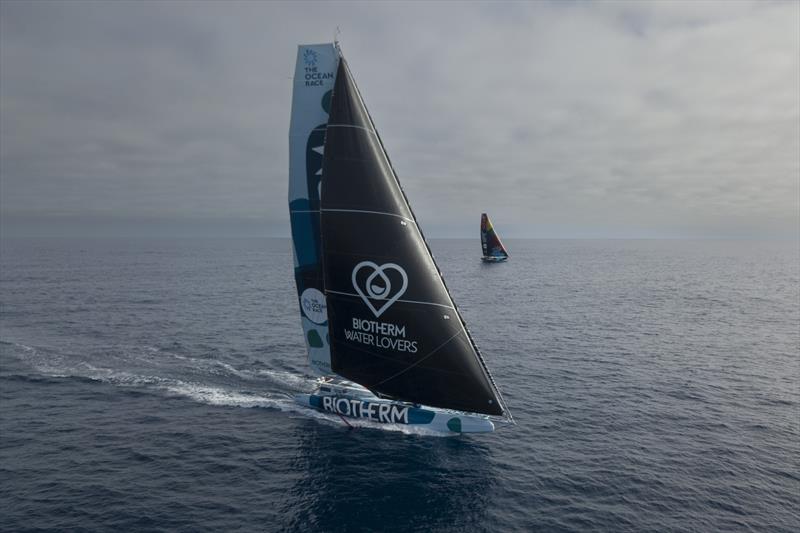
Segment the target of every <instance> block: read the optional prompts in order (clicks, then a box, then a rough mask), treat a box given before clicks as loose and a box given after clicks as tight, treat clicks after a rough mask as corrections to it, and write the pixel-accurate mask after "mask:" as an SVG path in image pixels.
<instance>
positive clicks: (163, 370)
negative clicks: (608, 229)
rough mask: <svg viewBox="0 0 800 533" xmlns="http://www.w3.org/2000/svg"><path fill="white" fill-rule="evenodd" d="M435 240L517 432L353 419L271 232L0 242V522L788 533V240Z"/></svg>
mask: <svg viewBox="0 0 800 533" xmlns="http://www.w3.org/2000/svg"><path fill="white" fill-rule="evenodd" d="M507 244H508V247H509V250H510V253H511V256H512V257H511V260H510V261H509V262H508V263H505V264H498V265H486V264H483V263H481V262H480V261H479V259H478V251H479V250H478V248H479V245H478V243H477V240H434V241H432V242H431V247H432V249H433V251H434V253H435V254H436V258H437V261H438V262H439V265H440V267H441V268H442V270H443V272H444V274H445V278H446V280H447V283H448V286H449V287H450V289H451V291H452V293H453V296H454V299H455V301H456V303H457V304H458V305H459V307H460V309H461V311H462V313H463V315H464V316H465V318H466V321H467V323H468V325H469V327H470V330H471V332H472V334H473V336H474V338H475V340H476V342H477V343H478V345H479V346H480V347H481V349H482V351H483V352H484V354H485V357H486V359H487V363H488V365H489V367H490V368H491V370H492V371H493V373H494V375H495V378H496V380H497V382H498V384H499V385H500V387H501V389H502V391H503V393H504V396H505V398H506V400H507V402H508V404H509V407H510V409H511V411H512V412H513V414H514V416H515V418H516V421H517V423H518V425H517V426H516V427H511V428H506V429H502V430H501V431H498V432H496V433H494V434H490V435H475V436H451V437H440V436H432V435H426V434H416V433H411V432H407V431H403V430H402V429H401V428H398V427H388V428H387V427H381V426H363V425H362V426H361V427H358V428H356V429H354V430H348V429H347V428H346V427H345V426H344V425H343V424H342V422H341V421H340V420H338V419H336V418H332V417H330V416H327V415H325V414H321V413H317V412H313V411H310V410H307V409H303V408H301V407H299V406H296V405H295V404H294V403H293V402H292V401H291V400H290V399H289V395H291V394H293V393H295V392H298V391H305V390H309V389H310V388H311V387H312V383H313V379H312V378H311V376H310V375H309V374H308V373H307V370H306V367H305V363H304V360H305V355H304V348H303V344H302V342H303V341H302V332H301V329H300V325H299V319H298V309H297V304H296V300H295V293H294V285H293V278H292V266H291V252H290V244H289V241H287V240H282V239H229V240H223V239H184V240H169V239H153V240H124V241H115V240H110V239H109V240H61V241H57V240H53V241H49V240H42V239H39V240H31V241H18V240H6V241H3V242H2V248H0V267H2V269H1V270H0V516H1V518H0V530H7V531H17V530H44V529H64V530H90V531H93V530H97V531H104V530H120V531H127V530H137V531H151V530H152V531H159V530H163V531H232V530H237V529H239V530H253V531H347V532H353V531H425V532H427V531H534V530H546V531H586V530H592V531H653V530H659V531H743V530H747V531H787V532H788V531H797V530H798V529H800V394H799V391H798V384H799V383H800V362H799V359H800V357H799V356H798V352H799V351H800V257H798V245H797V243H796V242H758V241H747V242H745V241H646V240H642V241H635V240H632V241H602V240H595V241H580V240H563V241H558V240H538V241H509V242H508V243H507Z"/></svg>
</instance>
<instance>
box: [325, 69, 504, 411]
mask: <svg viewBox="0 0 800 533" xmlns="http://www.w3.org/2000/svg"><path fill="white" fill-rule="evenodd" d="M330 106H331V107H330V115H329V120H328V126H327V130H326V137H325V152H324V160H323V176H324V178H323V180H322V194H321V224H320V227H321V235H322V263H323V265H324V266H323V271H324V285H325V297H326V301H327V312H328V321H329V332H330V333H329V335H330V339H329V341H330V346H331V368H332V370H333V372H335V373H336V374H338V375H340V376H343V377H345V378H347V379H350V380H352V381H354V382H356V383H359V384H361V385H363V386H365V387H366V388H368V389H370V390H371V391H372V392H373V393H375V394H377V395H379V396H384V397H389V398H394V399H398V400H402V401H408V402H413V403H419V404H424V405H428V406H432V407H441V408H445V409H455V410H459V411H466V412H473V413H482V414H487V415H496V416H502V415H505V416H507V417H508V416H509V415H508V413H507V410H506V408H505V405H504V403H503V400H502V398H501V396H500V393H499V391H498V390H497V387H496V386H495V384H494V381H493V379H492V377H491V375H490V373H489V370H488V368H487V367H486V365H485V363H484V361H483V359H482V357H481V355H480V353H479V352H478V349H477V347H476V346H475V344H474V342H473V340H472V338H471V336H470V334H469V332H468V331H467V329H466V326H465V324H464V321H463V319H462V318H461V315H460V314H459V312H458V309H457V308H456V306H455V304H454V303H453V300H452V299H451V298H450V294H449V293H448V291H447V287H446V286H445V284H444V280H443V279H442V276H441V273H440V271H439V268H438V267H437V265H436V263H435V262H434V260H433V257H432V256H431V253H430V250H429V249H428V245H427V243H426V242H425V239H424V237H423V235H422V233H421V231H420V229H419V227H418V226H417V223H416V219H415V218H414V214H413V212H412V211H411V208H410V206H409V204H408V201H407V199H406V197H405V194H404V192H403V190H402V188H401V187H400V184H399V182H398V180H397V176H396V175H395V172H394V170H393V168H392V165H391V163H390V161H389V158H388V156H387V154H386V152H385V149H384V147H383V144H382V142H381V139H380V137H379V136H378V133H377V131H376V129H375V125H374V123H373V121H372V119H371V117H370V115H369V113H368V111H367V109H366V107H365V105H364V102H363V100H362V99H361V95H360V93H359V91H358V88H357V87H356V85H355V82H354V80H353V78H352V75H351V73H350V70H349V68H348V66H347V63H346V61H345V60H344V58H340V61H339V65H338V70H337V74H336V80H335V84H334V89H333V95H332V98H331V104H330Z"/></svg>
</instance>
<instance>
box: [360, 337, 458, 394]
mask: <svg viewBox="0 0 800 533" xmlns="http://www.w3.org/2000/svg"><path fill="white" fill-rule="evenodd" d="M463 331H464V330H459V331H457V332H456V333H455V334H454V335H453V336H452V337H450V338H449V339H447V340H446V341H444V342H443V343H442V344H440V345H439V346H437V347H436V348H434V349H433V350H432V351H431V352H430V353H428V355H426V356H425V357H423V358H422V359H418V360H417V361H416V362H415V363H414V364H413V365H408V366H407V367H405V368H404V369H403V370H401V371H400V372H397V373H396V374H394V375H392V376H389V377H388V378H386V379H384V380H383V381H381V382H379V383H376V384H374V385H372V387H378V386H379V385H383V384H384V383H386V382H387V381H390V380H392V379H394V378H396V377H397V376H399V375H401V374H405V373H406V372H408V371H409V370H411V369H412V368H414V367H415V366H418V365H419V364H420V363H421V362H423V361H424V360H426V359H428V358H429V357H431V356H432V355H433V354H435V353H436V352H438V351H439V350H441V349H442V348H444V347H445V346H446V345H447V343H449V342H450V341H451V340H453V339H455V338H456V337H458V336H459V335H461V333H462V332H463ZM367 388H369V387H367Z"/></svg>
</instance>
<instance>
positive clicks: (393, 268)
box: [352, 261, 408, 318]
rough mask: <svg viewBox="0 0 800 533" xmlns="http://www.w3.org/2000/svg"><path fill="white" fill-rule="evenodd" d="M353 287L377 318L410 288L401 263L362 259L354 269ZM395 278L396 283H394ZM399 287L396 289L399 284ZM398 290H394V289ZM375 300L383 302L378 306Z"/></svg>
mask: <svg viewBox="0 0 800 533" xmlns="http://www.w3.org/2000/svg"><path fill="white" fill-rule="evenodd" d="M352 279H353V288H354V289H355V290H356V292H357V293H358V295H359V296H361V299H362V300H364V303H365V304H367V307H369V309H370V311H372V314H373V315H375V318H378V317H379V316H381V314H383V312H384V311H386V310H387V309H389V307H391V306H392V304H393V303H395V302H396V301H397V300H398V299H399V298H400V297H401V296H402V295H403V294H405V292H406V289H407V288H408V276H406V271H405V270H403V268H402V267H401V266H400V265H396V264H394V263H384V264H383V265H378V264H376V263H373V262H372V261H361V262H360V263H359V264H357V265H356V266H355V268H354V269H353V275H352ZM392 280H394V284H393V283H392ZM398 285H399V286H400V288H399V289H396V287H397V286H398ZM393 288H395V289H396V290H395V291H394V292H393V291H392V289H393ZM373 301H377V302H383V304H382V305H380V306H378V307H376V306H375V304H373V303H372V302H373Z"/></svg>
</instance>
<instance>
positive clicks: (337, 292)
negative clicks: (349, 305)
mask: <svg viewBox="0 0 800 533" xmlns="http://www.w3.org/2000/svg"><path fill="white" fill-rule="evenodd" d="M325 293H326V294H328V293H330V294H340V295H342V296H353V297H355V298H361V295H359V294H355V293H352V292H343V291H332V290H330V289H326V290H325ZM395 301H396V302H402V303H405V304H421V305H436V306H438V307H444V308H445V309H453V310H455V309H454V308H453V307H452V306H450V305H446V304H437V303H436V302H423V301H421V300H395Z"/></svg>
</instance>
